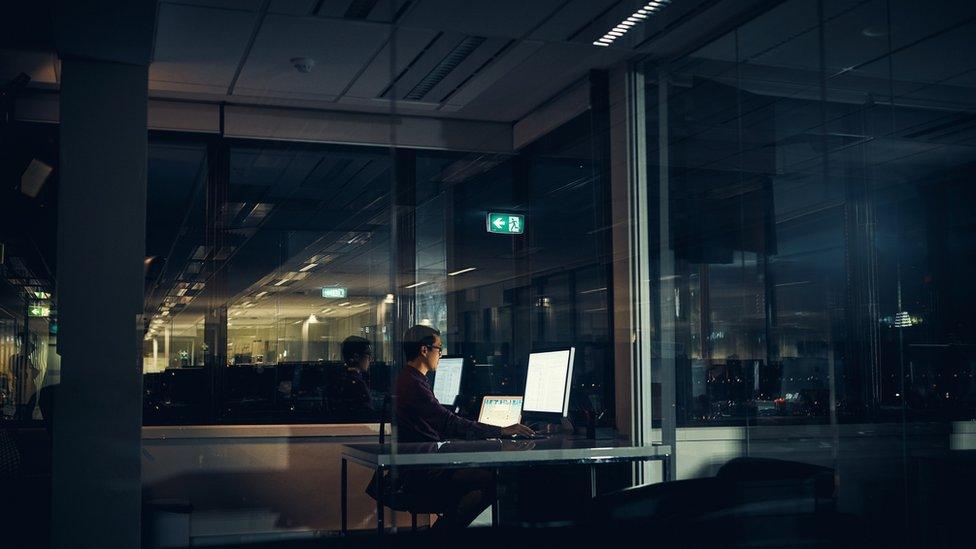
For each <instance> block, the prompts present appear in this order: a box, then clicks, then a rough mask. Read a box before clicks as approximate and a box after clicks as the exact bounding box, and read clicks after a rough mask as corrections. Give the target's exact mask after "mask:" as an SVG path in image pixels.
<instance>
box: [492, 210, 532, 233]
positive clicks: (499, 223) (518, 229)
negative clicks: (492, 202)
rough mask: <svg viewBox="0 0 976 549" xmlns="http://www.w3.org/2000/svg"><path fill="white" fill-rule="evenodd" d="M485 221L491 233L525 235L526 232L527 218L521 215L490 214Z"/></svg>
mask: <svg viewBox="0 0 976 549" xmlns="http://www.w3.org/2000/svg"><path fill="white" fill-rule="evenodd" d="M485 221H486V226H487V229H488V232H489V233H493V234H523V233H524V232H525V216H524V215H521V214H514V213H499V212H489V213H488V215H487V217H486V219H485Z"/></svg>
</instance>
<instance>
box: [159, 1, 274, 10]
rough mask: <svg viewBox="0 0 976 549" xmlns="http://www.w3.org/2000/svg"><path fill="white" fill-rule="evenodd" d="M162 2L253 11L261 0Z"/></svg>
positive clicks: (259, 4)
mask: <svg viewBox="0 0 976 549" xmlns="http://www.w3.org/2000/svg"><path fill="white" fill-rule="evenodd" d="M162 4H182V5H185V6H196V7H204V8H220V9H225V10H239V11H255V10H257V9H258V8H259V7H260V6H261V0H164V1H163V2H162Z"/></svg>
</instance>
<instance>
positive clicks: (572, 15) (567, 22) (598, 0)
mask: <svg viewBox="0 0 976 549" xmlns="http://www.w3.org/2000/svg"><path fill="white" fill-rule="evenodd" d="M619 2H620V0H571V1H570V2H569V3H567V4H566V6H564V7H563V8H562V9H560V10H559V11H557V12H556V13H555V15H553V16H552V17H551V18H549V19H548V20H547V21H545V22H544V23H542V24H541V25H540V26H539V28H537V29H535V30H533V31H532V34H530V35H529V36H528V38H530V39H533V40H545V41H547V42H562V41H565V40H567V39H568V38H569V37H570V35H572V34H573V33H575V32H576V31H578V30H580V29H581V28H582V27H583V26H584V25H586V24H587V23H589V22H591V21H592V20H593V19H594V18H595V17H597V16H598V15H599V14H600V13H602V12H603V11H604V10H606V9H607V8H609V7H610V6H613V5H614V4H617V3H619Z"/></svg>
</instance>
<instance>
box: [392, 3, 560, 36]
mask: <svg viewBox="0 0 976 549" xmlns="http://www.w3.org/2000/svg"><path fill="white" fill-rule="evenodd" d="M562 3H563V0H531V1H526V0H466V1H465V2H458V1H457V0H418V4H417V6H416V7H414V8H412V9H411V10H410V11H409V12H408V13H407V14H406V15H404V16H403V18H402V19H401V20H400V25H401V26H404V27H416V28H427V29H437V30H450V31H455V32H461V33H464V34H472V35H475V36H503V37H508V38H520V37H522V36H525V35H526V34H528V33H529V31H531V30H532V29H533V28H535V27H536V26H537V25H539V24H540V23H542V22H543V21H544V20H545V19H546V17H548V16H549V15H550V14H551V13H552V12H553V11H554V10H555V9H556V8H557V7H559V5H560V4H562Z"/></svg>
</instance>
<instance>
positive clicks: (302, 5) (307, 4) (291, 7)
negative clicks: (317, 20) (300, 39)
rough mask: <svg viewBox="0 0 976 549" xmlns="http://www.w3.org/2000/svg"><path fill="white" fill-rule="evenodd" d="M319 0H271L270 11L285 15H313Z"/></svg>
mask: <svg viewBox="0 0 976 549" xmlns="http://www.w3.org/2000/svg"><path fill="white" fill-rule="evenodd" d="M317 3H318V0H271V4H269V5H268V13H280V14H283V15H311V14H312V11H313V10H314V9H315V4H317Z"/></svg>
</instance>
